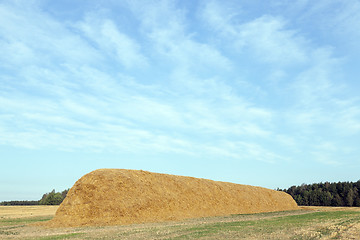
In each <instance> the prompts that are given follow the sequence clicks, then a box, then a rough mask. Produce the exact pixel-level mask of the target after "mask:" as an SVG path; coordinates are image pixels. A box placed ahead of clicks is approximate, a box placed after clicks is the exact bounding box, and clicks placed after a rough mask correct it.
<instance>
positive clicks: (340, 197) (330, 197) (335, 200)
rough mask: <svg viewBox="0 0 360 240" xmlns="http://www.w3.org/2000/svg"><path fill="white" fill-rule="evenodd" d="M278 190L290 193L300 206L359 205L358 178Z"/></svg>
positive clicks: (359, 182) (359, 186) (359, 189)
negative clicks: (349, 180) (351, 180)
mask: <svg viewBox="0 0 360 240" xmlns="http://www.w3.org/2000/svg"><path fill="white" fill-rule="evenodd" d="M278 190H280V191H284V192H286V193H288V194H290V195H291V196H292V197H293V198H294V200H295V201H296V203H297V204H298V205H302V206H333V207H360V180H359V181H357V182H337V183H336V182H333V183H330V182H324V183H322V182H321V183H313V184H302V185H301V186H291V187H290V188H288V189H278Z"/></svg>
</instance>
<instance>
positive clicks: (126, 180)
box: [46, 169, 298, 227]
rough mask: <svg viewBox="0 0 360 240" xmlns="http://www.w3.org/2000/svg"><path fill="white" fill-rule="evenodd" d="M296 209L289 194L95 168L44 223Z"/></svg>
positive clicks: (127, 220)
mask: <svg viewBox="0 0 360 240" xmlns="http://www.w3.org/2000/svg"><path fill="white" fill-rule="evenodd" d="M297 208H298V206H297V205H296V203H295V201H294V200H293V199H292V197H291V196H290V195H288V194H286V193H284V192H278V191H274V190H269V189H266V188H261V187H252V186H246V185H240V184H234V183H227V182H216V181H212V180H207V179H199V178H193V177H183V176H175V175H168V174H159V173H151V172H146V171H138V170H124V169H99V170H96V171H93V172H91V173H89V174H86V175H85V176H83V177H82V178H80V179H79V180H78V181H77V182H76V183H75V185H74V186H73V187H72V188H71V189H70V191H69V193H68V195H67V197H66V198H65V200H64V202H63V203H62V204H61V205H60V207H59V209H58V210H57V212H56V215H55V217H54V219H52V220H51V221H49V222H48V223H46V225H48V226H54V227H61V226H84V225H122V224H132V223H143V222H158V221H168V220H181V219H185V218H197V217H207V216H221V215H229V214H242V213H259V212H271V211H284V210H293V209H297Z"/></svg>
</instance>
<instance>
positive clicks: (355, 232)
mask: <svg viewBox="0 0 360 240" xmlns="http://www.w3.org/2000/svg"><path fill="white" fill-rule="evenodd" d="M56 209H57V206H18V207H17V206H16V207H7V206H0V239H360V208H331V207H301V209H300V210H297V211H285V212H274V213H260V214H245V215H231V216H222V217H210V218H198V219H189V220H186V221H180V222H165V223H151V224H149V223H146V224H136V225H128V226H109V227H79V228H44V227H39V226H34V225H33V224H34V223H37V222H40V221H46V220H49V219H51V218H52V217H53V216H54V214H55V211H56Z"/></svg>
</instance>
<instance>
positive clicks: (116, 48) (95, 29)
mask: <svg viewBox="0 0 360 240" xmlns="http://www.w3.org/2000/svg"><path fill="white" fill-rule="evenodd" d="M76 27H77V28H79V29H80V30H81V31H82V32H83V33H84V34H85V36H86V37H87V38H88V39H89V40H90V41H91V42H94V43H95V44H96V45H97V46H98V49H99V50H100V51H102V53H103V54H104V53H106V54H107V55H108V56H110V57H113V56H114V58H115V59H117V60H118V61H119V62H120V63H121V64H123V65H124V66H125V67H127V68H130V67H135V66H136V67H139V66H140V67H142V66H144V65H146V64H147V60H146V58H145V56H144V55H142V54H141V47H140V45H139V44H138V43H137V42H136V41H135V40H134V39H131V38H130V37H129V36H127V35H126V34H125V33H122V32H120V30H119V29H118V28H117V26H116V25H115V23H114V22H113V21H112V20H110V19H106V18H105V19H104V16H102V15H99V14H95V13H92V14H87V15H86V17H85V19H84V21H81V22H79V23H77V24H76Z"/></svg>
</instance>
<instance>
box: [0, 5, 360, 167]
mask: <svg viewBox="0 0 360 240" xmlns="http://www.w3.org/2000/svg"><path fill="white" fill-rule="evenodd" d="M115 5H116V4H115ZM125 5H126V6H125ZM125 5H122V6H121V8H122V10H123V11H127V12H128V13H131V14H128V15H126V16H128V17H129V16H132V17H129V18H130V19H128V21H129V22H134V23H133V24H134V25H138V26H140V27H139V28H138V29H135V30H133V32H131V33H130V32H129V31H128V30H126V29H124V28H123V27H122V25H121V24H120V23H119V21H120V20H119V19H117V18H115V17H114V16H113V15H112V14H109V12H110V13H111V12H112V10H111V9H106V10H104V9H102V10H99V11H91V12H82V13H81V14H79V16H77V18H76V19H71V21H70V20H69V21H59V20H58V19H56V18H55V17H53V16H51V14H49V13H48V12H47V11H46V10H43V9H41V5H40V7H33V6H28V7H27V8H26V9H25V8H22V7H21V6H19V5H16V4H15V5H14V4H12V3H9V2H5V3H2V4H0V16H1V17H0V18H1V19H0V25H1V26H0V27H1V28H0V29H1V30H0V36H1V38H0V42H1V44H0V46H1V47H0V50H1V52H2V53H4V54H2V57H0V69H1V71H0V77H1V80H0V81H1V86H0V105H1V110H0V126H1V127H0V134H1V136H2V137H1V139H0V143H1V144H2V145H8V146H17V147H23V148H35V149H42V148H56V149H62V150H66V151H77V150H78V149H82V150H86V151H100V152H130V153H132V152H140V151H144V152H145V151H148V152H153V153H155V154H156V153H158V154H164V153H165V154H176V155H178V156H180V157H181V156H183V157H188V156H191V157H192V158H197V159H202V158H203V157H204V158H218V159H220V160H221V159H236V160H238V161H240V162H241V161H259V162H266V163H269V164H279V163H282V162H289V161H294V160H293V158H295V159H296V157H294V156H296V154H298V153H299V152H300V151H303V150H304V149H305V150H306V151H307V152H308V153H307V154H306V155H307V156H309V157H310V158H311V159H313V160H314V159H317V160H318V162H322V163H325V164H327V163H330V164H331V163H335V160H334V161H333V160H327V159H334V158H336V157H338V156H340V154H343V152H342V151H341V150H337V149H334V150H333V152H331V154H330V153H328V154H327V155H326V154H325V153H326V152H328V151H329V149H328V148H318V147H316V146H317V145H319V144H320V145H323V144H324V142H325V140H324V139H326V138H330V140H331V142H332V144H334V145H336V144H337V143H340V141H342V142H344V141H345V142H346V139H348V138H349V139H350V138H354V136H355V138H356V139H357V138H358V135H359V132H360V110H359V107H358V106H359V99H358V98H356V97H355V96H347V95H345V94H342V93H341V92H342V91H347V90H346V89H348V86H347V85H349V84H351V81H348V82H344V81H341V70H342V67H343V61H342V59H341V58H339V57H335V51H336V49H334V48H330V47H328V46H322V45H317V44H314V43H313V42H311V39H308V36H307V35H306V34H303V33H302V31H301V29H297V28H296V27H295V26H294V25H292V22H291V21H288V20H286V18H285V17H282V16H277V15H271V14H269V13H266V14H265V13H264V14H260V15H257V16H253V17H250V18H241V14H242V13H243V12H239V13H236V11H234V10H233V9H232V10H229V9H227V8H224V7H223V6H224V5H222V3H220V2H216V1H210V2H207V3H206V4H205V6H204V5H203V4H198V5H197V9H196V14H194V15H192V17H194V18H196V21H197V22H196V24H197V25H196V26H195V27H193V26H191V24H193V22H189V20H188V17H189V12H188V11H186V9H184V8H182V7H181V6H180V5H179V3H176V2H168V1H160V2H157V3H156V4H155V3H151V4H150V3H148V4H145V3H139V2H138V3H136V2H135V3H128V4H125ZM140 5H141V7H139V6H140ZM115 8H116V7H115ZM124 8H125V9H124ZM242 11H243V10H242ZM228 16H230V17H228ZM339 18H341V16H339ZM44 23H46V24H44ZM196 31H199V32H200V31H201V32H202V33H207V35H206V37H202V36H200V37H199V35H200V34H199V33H197V32H196ZM5 56H6V57H5ZM339 72H340V73H339ZM339 86H340V88H339ZM340 90H341V91H340ZM329 131H330V132H331V133H329ZM314 136H320V137H319V138H318V139H314ZM339 137H340V138H341V140H339ZM350 145H352V143H350ZM284 148H286V151H283V149H284ZM323 153H324V154H323ZM328 155H329V157H328V158H327V157H326V156H328ZM319 156H324V158H320V157H319Z"/></svg>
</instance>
